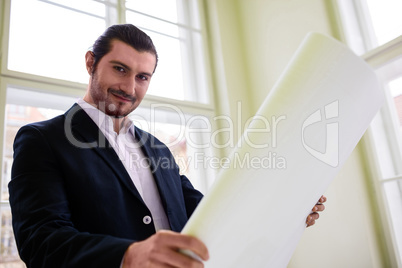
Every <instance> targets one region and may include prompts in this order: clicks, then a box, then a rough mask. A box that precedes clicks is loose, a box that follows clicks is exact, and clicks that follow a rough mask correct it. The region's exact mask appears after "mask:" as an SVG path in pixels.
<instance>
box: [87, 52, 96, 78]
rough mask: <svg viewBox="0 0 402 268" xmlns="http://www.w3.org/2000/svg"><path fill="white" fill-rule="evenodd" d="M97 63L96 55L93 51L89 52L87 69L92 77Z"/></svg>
mask: <svg viewBox="0 0 402 268" xmlns="http://www.w3.org/2000/svg"><path fill="white" fill-rule="evenodd" d="M94 62H95V55H94V53H93V52H92V51H87V53H86V54H85V65H86V67H87V72H88V74H89V75H92V68H93V65H94Z"/></svg>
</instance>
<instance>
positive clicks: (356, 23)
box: [331, 0, 402, 267]
mask: <svg viewBox="0 0 402 268" xmlns="http://www.w3.org/2000/svg"><path fill="white" fill-rule="evenodd" d="M331 2H332V6H333V7H334V12H335V16H336V24H337V29H338V30H339V38H340V39H341V40H342V41H344V42H345V43H346V44H347V45H348V46H349V47H350V48H351V49H352V50H353V51H354V52H355V53H356V54H358V55H360V57H361V58H362V59H363V60H365V61H366V62H367V63H368V64H369V65H370V66H371V67H372V68H373V70H374V71H378V70H379V69H380V68H381V67H383V66H386V65H387V64H390V63H391V62H392V61H394V60H395V59H397V58H399V57H400V56H401V55H402V35H400V36H399V37H396V38H395V39H393V40H391V41H389V42H387V43H386V44H383V45H381V46H378V44H377V41H376V40H375V38H374V36H375V35H374V31H373V29H372V25H371V21H370V19H369V13H368V6H367V3H366V2H365V1H364V0H331ZM345 9H346V11H347V12H348V15H349V16H347V17H346V16H342V13H343V12H345ZM391 105H393V104H392V103H390V101H389V99H387V100H386V102H385V103H384V105H383V107H382V108H381V111H380V112H379V113H380V114H382V115H381V120H384V124H385V125H391V126H392V129H391V134H390V133H386V135H387V140H391V141H390V143H392V144H393V145H394V146H389V147H390V149H391V150H392V152H391V156H392V157H395V156H396V157H397V158H398V159H400V158H401V153H402V150H401V148H402V144H401V139H399V140H398V139H397V138H396V135H397V132H396V129H395V126H394V122H393V118H392V112H393V111H392V110H391V109H394V108H393V107H392V106H391ZM384 113H385V114H386V116H384V115H383V114H384ZM375 128H376V126H374V125H373V124H372V125H370V126H369V128H368V130H367V131H366V133H365V134H364V136H363V138H362V140H361V149H362V152H363V153H362V158H363V159H364V161H365V163H366V167H367V170H368V172H367V177H368V191H369V194H370V195H371V197H372V199H373V202H372V203H371V204H370V205H371V206H372V209H373V213H374V214H375V215H377V216H378V217H376V219H375V224H376V226H377V228H378V232H379V235H378V237H379V242H380V243H381V245H380V246H379V249H380V251H381V253H382V255H383V256H384V257H385V258H386V259H385V260H384V262H385V263H387V266H390V267H402V258H401V256H400V252H399V250H398V245H397V241H396V235H395V230H394V227H393V223H392V216H391V211H390V209H389V206H388V204H387V202H388V201H387V197H386V193H385V190H384V184H385V183H387V182H389V181H391V180H401V179H402V177H401V176H395V177H394V178H384V177H383V175H382V172H381V168H380V160H379V157H380V156H379V153H378V151H377V148H376V144H375V138H374V132H375ZM383 129H385V128H383ZM400 246H401V245H399V247H400Z"/></svg>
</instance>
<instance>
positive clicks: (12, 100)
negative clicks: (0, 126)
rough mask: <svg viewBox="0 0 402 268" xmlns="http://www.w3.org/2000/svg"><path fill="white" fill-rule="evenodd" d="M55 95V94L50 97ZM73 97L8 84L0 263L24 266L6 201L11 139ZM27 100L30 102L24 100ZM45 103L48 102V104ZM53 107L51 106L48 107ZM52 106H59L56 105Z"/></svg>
mask: <svg viewBox="0 0 402 268" xmlns="http://www.w3.org/2000/svg"><path fill="white" fill-rule="evenodd" d="M53 97H55V98H53ZM74 100H75V99H74V98H69V97H64V96H53V95H51V94H46V93H39V92H34V91H27V90H21V89H16V88H9V89H8V90H7V99H6V101H7V104H6V107H5V108H6V113H5V126H4V136H5V138H4V141H5V143H4V149H3V159H2V163H3V168H2V174H1V181H2V183H1V252H0V256H1V258H0V268H1V267H25V265H24V264H23V263H22V262H21V261H20V259H19V255H18V252H17V248H16V245H15V240H14V236H13V230H12V225H11V212H10V207H9V205H8V203H7V202H8V183H9V182H10V180H11V166H12V162H13V142H14V138H15V135H16V134H17V131H18V130H19V128H20V127H21V126H23V125H26V124H28V123H32V122H37V121H43V120H46V119H50V118H53V117H54V116H56V115H59V114H62V113H64V110H62V109H64V108H65V107H69V106H70V104H71V103H74ZM27 103H29V104H27ZM48 104H51V105H50V106H49V105H48ZM49 107H53V108H49ZM54 107H58V109H55V108H54Z"/></svg>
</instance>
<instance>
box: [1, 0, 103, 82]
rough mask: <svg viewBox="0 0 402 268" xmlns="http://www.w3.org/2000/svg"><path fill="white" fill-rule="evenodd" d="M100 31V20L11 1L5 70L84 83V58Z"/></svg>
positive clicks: (43, 5)
mask: <svg viewBox="0 0 402 268" xmlns="http://www.w3.org/2000/svg"><path fill="white" fill-rule="evenodd" d="M65 2H67V1H65ZM87 2H88V1H87ZM98 5H102V6H103V8H104V4H99V3H98ZM80 6H83V4H81V5H80ZM98 9H99V8H98ZM104 29H105V19H104V18H100V17H95V16H90V15H88V14H84V13H80V12H76V11H73V10H70V9H66V8H62V7H60V6H56V5H53V4H48V3H45V2H41V1H32V0H13V1H11V19H10V38H9V53H8V69H10V70H14V71H19V72H26V73H30V74H35V75H40V76H47V77H52V78H58V79H65V80H70V81H75V82H81V83H87V82H88V78H89V76H88V73H87V71H86V68H85V61H84V56H85V53H86V51H87V50H88V48H90V47H91V46H92V44H93V42H94V41H95V40H96V38H97V37H98V36H99V35H100V34H102V32H103V31H104Z"/></svg>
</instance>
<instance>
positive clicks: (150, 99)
mask: <svg viewBox="0 0 402 268" xmlns="http://www.w3.org/2000/svg"><path fill="white" fill-rule="evenodd" d="M11 1H12V0H4V1H1V3H0V21H1V22H2V23H1V26H0V37H1V42H0V125H1V126H3V128H1V129H2V131H0V158H1V161H2V162H3V157H4V149H5V128H4V126H5V125H4V124H5V123H6V122H5V121H6V118H5V116H6V104H7V103H6V102H7V98H6V94H7V89H8V88H9V87H15V88H21V89H28V90H32V91H38V92H45V93H48V94H54V95H62V96H68V97H77V98H79V97H81V98H82V97H83V96H84V94H85V92H86V88H87V84H83V83H79V82H72V81H67V80H62V79H56V78H51V77H43V76H38V75H34V74H29V73H23V72H18V71H14V70H9V69H8V68H7V66H8V46H9V45H8V43H9V36H10V17H11V13H10V11H11ZM93 1H97V2H101V3H104V4H105V5H109V6H112V7H116V9H115V12H112V13H111V14H109V12H110V11H111V10H112V9H107V11H106V17H107V18H106V19H105V21H106V27H107V26H110V25H112V24H115V23H125V4H124V3H125V2H124V0H93ZM196 1H197V5H198V11H199V17H200V24H201V37H202V46H203V51H204V59H203V60H204V63H205V65H204V66H203V67H205V74H206V79H207V80H206V81H205V84H206V90H207V92H205V94H206V95H208V102H207V103H201V102H196V101H187V100H175V99H169V98H164V97H160V96H155V95H149V94H147V95H146V96H145V98H144V99H143V101H142V103H141V107H142V108H146V107H151V106H152V105H155V104H161V103H162V104H169V105H174V106H175V107H177V108H178V109H180V110H181V111H182V112H183V113H184V114H186V115H189V116H193V115H194V116H197V115H203V116H205V117H206V118H208V120H209V122H211V124H212V131H213V130H214V129H216V127H217V126H216V125H217V124H216V122H215V121H214V120H213V117H214V116H215V115H216V112H217V109H216V103H215V101H214V92H215V91H214V86H215V84H214V82H213V75H212V71H211V70H213V68H211V64H212V61H211V58H210V51H209V50H210V45H209V44H210V43H209V41H208V38H209V36H208V35H207V32H206V31H207V30H206V29H207V17H206V14H205V9H206V8H208V5H207V4H206V1H205V0H196ZM187 6H188V5H187ZM187 8H188V7H187ZM106 27H105V29H106ZM186 53H187V54H186V55H184V56H185V57H186V56H188V49H187V51H186ZM195 53H196V50H193V53H192V54H195ZM196 56H197V55H192V57H196ZM192 63H194V59H193V58H192V59H190V64H192ZM83 64H84V59H83ZM197 68H199V66H196V67H194V69H193V71H192V77H191V79H194V77H195V76H197V73H196V70H197ZM194 99H197V98H194ZM189 153H194V149H191V150H190V152H189ZM205 154H207V155H212V154H215V155H219V151H218V149H216V148H213V146H211V147H210V148H209V152H206V151H205ZM3 168H4V167H3V165H0V174H1V176H2V175H3ZM194 173H196V174H195V176H194V181H195V182H196V183H195V184H196V185H197V186H198V187H200V190H201V191H202V192H204V193H205V192H207V190H208V189H209V187H210V185H211V184H212V183H213V180H214V177H215V175H216V173H217V172H216V170H213V169H206V170H197V172H194ZM192 177H193V174H192ZM1 179H2V178H1ZM0 206H1V207H9V202H8V201H3V200H1V202H0ZM0 231H1V226H0Z"/></svg>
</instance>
